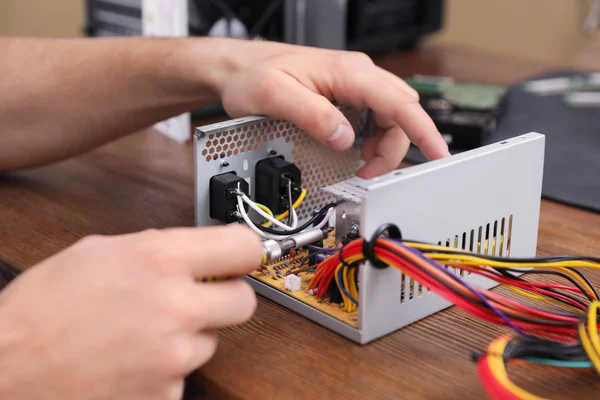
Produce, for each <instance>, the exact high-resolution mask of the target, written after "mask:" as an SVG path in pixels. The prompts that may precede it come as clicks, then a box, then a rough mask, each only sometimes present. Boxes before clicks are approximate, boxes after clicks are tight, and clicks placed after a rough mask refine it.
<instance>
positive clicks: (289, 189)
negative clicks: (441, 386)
mask: <svg viewBox="0 0 600 400" xmlns="http://www.w3.org/2000/svg"><path fill="white" fill-rule="evenodd" d="M287 194H288V203H289V206H288V214H289V215H288V221H287V224H288V225H290V226H292V222H293V220H292V218H293V216H292V214H293V213H294V195H293V194H292V181H291V180H289V179H288V184H287Z"/></svg>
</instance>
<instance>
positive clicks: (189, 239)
mask: <svg viewBox="0 0 600 400" xmlns="http://www.w3.org/2000/svg"><path fill="white" fill-rule="evenodd" d="M260 261H261V246H260V240H259V239H258V237H256V236H254V234H253V233H251V231H249V230H247V229H244V228H242V227H219V228H209V229H200V230H198V229H174V230H168V231H162V232H161V231H147V232H143V233H139V234H131V235H125V236H120V237H89V238H86V239H83V240H82V241H80V242H78V243H76V244H75V245H74V246H72V247H71V248H69V249H67V250H65V251H63V252H62V253H59V254H58V255H56V256H54V257H52V258H50V259H48V260H46V261H44V262H43V263H41V264H40V265H38V266H36V267H34V268H32V269H30V270H28V271H27V272H25V273H24V274H23V275H22V276H20V277H19V278H17V280H15V281H14V282H13V283H12V284H10V285H9V286H8V287H7V288H6V290H5V291H4V292H3V293H2V294H1V295H0V325H1V326H2V327H1V329H0V353H1V354H2V356H1V357H0V366H1V367H2V368H1V369H2V371H3V372H2V374H0V398H3V399H11V400H20V399H24V400H25V399H27V400H29V399H38V400H45V399H78V400H86V399H90V400H91V399H107V400H108V399H111V400H120V399H122V400H138V399H139V400H154V399H156V400H158V399H160V400H171V399H172V400H176V399H177V400H179V399H181V396H182V390H183V379H184V377H185V376H186V375H188V374H189V373H190V372H192V371H193V370H195V369H196V368H198V367H199V366H201V365H202V364H204V363H205V362H206V361H207V360H208V359H209V358H211V356H212V355H213V353H214V351H215V348H216V344H217V339H216V336H215V334H214V333H213V332H214V330H215V329H218V328H221V327H224V326H230V325H236V324H241V323H243V322H245V321H247V320H248V319H249V318H250V317H251V315H252V314H253V312H254V309H255V305H256V298H255V295H254V293H253V291H252V289H251V288H250V287H249V286H248V285H247V284H246V283H245V282H242V281H240V280H233V281H228V282H217V283H198V282H197V280H198V279H200V278H203V277H207V276H211V275H230V276H240V275H243V274H245V273H247V272H248V271H249V270H251V269H252V268H256V267H257V266H259V265H260Z"/></svg>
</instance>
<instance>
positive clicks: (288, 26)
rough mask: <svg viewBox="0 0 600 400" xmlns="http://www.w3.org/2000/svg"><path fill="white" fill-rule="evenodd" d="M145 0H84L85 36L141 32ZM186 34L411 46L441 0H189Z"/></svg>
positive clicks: (367, 47)
mask: <svg viewBox="0 0 600 400" xmlns="http://www.w3.org/2000/svg"><path fill="white" fill-rule="evenodd" d="M142 3H143V0H87V23H86V33H87V34H88V35H89V36H124V35H125V36H133V35H141V34H142V32H143V27H142V14H143V12H142V7H143V5H142ZM188 7H189V13H188V14H189V34H190V35H192V36H233V37H238V38H245V39H257V38H260V39H265V40H272V41H280V42H286V43H293V44H300V45H306V46H314V47H322V48H330V49H338V50H353V51H363V52H367V53H375V52H384V51H390V50H397V49H398V48H410V47H414V46H415V45H416V44H418V42H419V41H420V39H422V38H423V37H425V36H426V35H429V34H431V33H433V32H436V31H438V30H440V29H441V28H442V26H443V15H444V0H253V1H249V0H246V1H242V0H190V1H189V3H188Z"/></svg>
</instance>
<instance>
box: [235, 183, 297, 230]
mask: <svg viewBox="0 0 600 400" xmlns="http://www.w3.org/2000/svg"><path fill="white" fill-rule="evenodd" d="M291 192H292V187H291V184H290V185H288V199H289V207H288V210H287V211H285V212H284V213H283V214H281V215H279V216H277V217H275V216H274V215H273V212H272V211H271V210H270V209H269V208H268V207H266V206H264V205H263V204H259V203H256V202H254V201H252V200H251V199H250V198H249V197H248V196H247V195H246V194H244V193H242V192H237V193H236V195H237V212H238V214H239V218H240V220H241V221H242V222H244V223H245V224H246V225H248V227H250V228H251V229H252V230H254V231H255V232H256V233H257V234H259V235H260V236H261V237H263V238H265V239H276V240H282V239H285V237H289V236H290V235H293V234H294V233H297V232H296V231H297V229H299V228H298V215H297V214H296V209H297V208H298V207H299V206H300V204H302V202H303V201H304V199H305V198H306V194H307V190H306V189H302V190H301V192H300V195H299V196H298V198H297V199H296V201H295V202H293V203H292V195H291ZM245 205H248V206H249V207H250V208H251V209H252V210H254V211H255V212H256V213H257V214H258V215H260V216H261V217H262V218H264V219H265V220H266V222H264V223H262V224H261V223H257V222H254V221H252V219H251V218H250V216H249V215H248V213H247V212H246V207H245ZM286 217H287V218H288V221H287V224H286V223H283V222H281V221H283V220H284V219H285V218H286ZM272 226H276V227H278V228H280V229H281V230H274V229H271V227H272ZM302 230H303V229H301V230H300V231H302Z"/></svg>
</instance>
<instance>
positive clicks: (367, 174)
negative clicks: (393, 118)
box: [357, 125, 410, 179]
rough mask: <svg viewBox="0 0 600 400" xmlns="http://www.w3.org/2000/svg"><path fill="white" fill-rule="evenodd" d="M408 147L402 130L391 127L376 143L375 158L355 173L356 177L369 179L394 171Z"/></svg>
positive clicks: (408, 141)
mask: <svg viewBox="0 0 600 400" xmlns="http://www.w3.org/2000/svg"><path fill="white" fill-rule="evenodd" d="M409 146H410V140H409V139H408V137H407V136H406V135H405V134H404V132H403V131H402V129H401V128H400V127H399V126H398V125H394V126H392V127H391V128H389V129H388V131H387V132H386V133H385V134H384V136H383V137H382V138H381V140H379V142H378V143H377V147H376V150H375V157H373V158H371V159H370V160H368V162H367V163H366V164H365V165H364V166H363V167H361V168H360V169H359V170H358V171H357V176H359V177H360V178H363V179H370V178H373V177H376V176H379V175H382V174H385V173H388V172H390V171H393V170H395V169H396V168H398V167H399V166H400V163H401V161H402V159H403V158H404V156H405V155H406V152H407V151H408V147H409Z"/></svg>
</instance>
